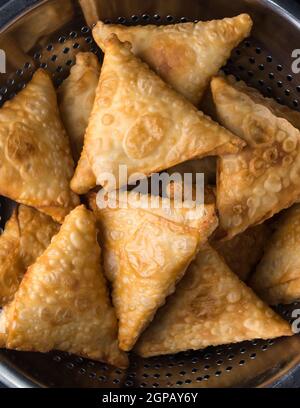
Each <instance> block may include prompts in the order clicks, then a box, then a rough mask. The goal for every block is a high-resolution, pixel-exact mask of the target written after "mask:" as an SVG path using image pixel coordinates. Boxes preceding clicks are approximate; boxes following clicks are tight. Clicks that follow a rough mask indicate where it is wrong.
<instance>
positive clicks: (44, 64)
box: [40, 62, 48, 69]
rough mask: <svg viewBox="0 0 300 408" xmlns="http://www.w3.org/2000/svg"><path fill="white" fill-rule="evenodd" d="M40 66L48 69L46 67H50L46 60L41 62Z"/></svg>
mask: <svg viewBox="0 0 300 408" xmlns="http://www.w3.org/2000/svg"><path fill="white" fill-rule="evenodd" d="M40 68H43V69H46V68H48V64H47V63H46V62H41V63H40Z"/></svg>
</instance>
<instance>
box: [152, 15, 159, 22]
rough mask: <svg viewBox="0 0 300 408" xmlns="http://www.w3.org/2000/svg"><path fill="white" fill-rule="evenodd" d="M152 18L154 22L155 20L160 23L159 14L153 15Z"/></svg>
mask: <svg viewBox="0 0 300 408" xmlns="http://www.w3.org/2000/svg"><path fill="white" fill-rule="evenodd" d="M153 18H154V20H156V21H160V20H161V17H160V15H159V14H154V16H153Z"/></svg>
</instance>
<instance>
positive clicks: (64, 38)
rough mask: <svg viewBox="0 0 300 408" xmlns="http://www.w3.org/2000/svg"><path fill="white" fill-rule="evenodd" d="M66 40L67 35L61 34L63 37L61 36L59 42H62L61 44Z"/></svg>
mask: <svg viewBox="0 0 300 408" xmlns="http://www.w3.org/2000/svg"><path fill="white" fill-rule="evenodd" d="M66 40H67V39H66V37H65V36H61V37H59V39H58V42H59V43H61V44H63V43H64V42H65V41H66Z"/></svg>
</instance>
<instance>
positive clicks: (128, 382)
mask: <svg viewBox="0 0 300 408" xmlns="http://www.w3.org/2000/svg"><path fill="white" fill-rule="evenodd" d="M132 386H133V382H132V381H131V380H127V381H126V382H125V387H132Z"/></svg>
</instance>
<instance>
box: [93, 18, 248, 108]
mask: <svg viewBox="0 0 300 408" xmlns="http://www.w3.org/2000/svg"><path fill="white" fill-rule="evenodd" d="M251 27H252V21H251V18H250V16H249V15H247V14H241V15H239V16H237V17H234V18H225V19H223V20H212V21H208V22H198V23H182V24H176V25H167V26H154V25H147V26H135V27H124V26H120V25H112V24H104V23H102V22H101V21H100V22H98V23H97V25H96V27H95V28H94V30H93V35H94V38H95V40H96V42H97V43H98V44H99V46H100V47H101V48H102V49H103V50H104V51H105V40H106V38H107V37H108V36H109V34H111V33H115V34H117V35H118V37H119V39H120V40H121V41H129V42H131V43H132V45H133V52H134V53H135V54H136V55H137V56H139V57H140V58H142V60H144V61H145V62H146V63H147V64H149V65H150V67H151V68H152V69H153V70H154V71H156V73H157V74H158V75H160V76H161V78H162V79H163V80H164V81H166V82H167V83H169V84H170V85H171V86H172V87H173V88H174V89H175V90H176V91H177V92H179V93H181V94H182V95H184V96H185V97H186V98H187V99H189V100H190V101H191V102H192V103H194V104H198V103H199V101H200V99H201V97H202V94H203V92H204V90H205V88H206V87H207V86H208V84H209V81H210V79H211V77H212V76H213V75H216V74H217V72H218V71H219V69H220V68H221V67H222V66H223V65H224V64H225V63H226V61H227V59H228V58H229V56H230V54H231V51H232V49H233V48H235V47H236V46H237V45H238V44H239V43H240V42H241V41H242V40H243V39H244V38H245V37H247V36H248V35H249V33H250V30H251Z"/></svg>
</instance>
